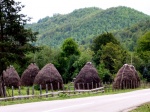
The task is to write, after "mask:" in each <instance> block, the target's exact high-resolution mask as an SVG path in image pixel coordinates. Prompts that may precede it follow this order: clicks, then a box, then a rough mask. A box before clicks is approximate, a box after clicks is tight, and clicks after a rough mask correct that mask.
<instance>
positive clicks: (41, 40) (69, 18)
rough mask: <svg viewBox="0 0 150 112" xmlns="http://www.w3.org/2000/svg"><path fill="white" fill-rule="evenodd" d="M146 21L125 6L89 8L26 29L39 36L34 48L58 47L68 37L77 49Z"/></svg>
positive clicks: (48, 19)
mask: <svg viewBox="0 0 150 112" xmlns="http://www.w3.org/2000/svg"><path fill="white" fill-rule="evenodd" d="M145 20H150V16H149V15H146V14H144V13H142V12H139V11H137V10H134V9H131V8H128V7H124V6H119V7H112V8H109V9H106V10H102V9H99V8H96V7H91V8H82V9H78V10H74V11H73V12H72V13H69V14H65V15H61V14H55V15H54V16H53V17H45V18H43V19H40V20H39V21H38V22H37V23H33V24H28V25H27V26H26V27H27V28H31V29H33V30H34V31H38V32H39V35H38V40H37V42H36V44H37V45H49V46H53V47H59V46H60V45H61V44H62V42H63V41H64V39H66V38H68V37H72V38H74V39H75V40H76V41H77V42H78V43H79V44H80V45H88V44H90V42H91V41H92V38H93V37H95V36H97V35H99V34H101V33H104V32H119V31H120V30H123V29H125V28H129V27H131V26H133V25H135V24H138V23H139V22H142V21H145ZM118 38H120V37H118Z"/></svg>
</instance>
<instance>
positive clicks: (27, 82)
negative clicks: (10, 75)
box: [21, 63, 39, 86]
mask: <svg viewBox="0 0 150 112" xmlns="http://www.w3.org/2000/svg"><path fill="white" fill-rule="evenodd" d="M38 72H39V67H38V66H37V65H36V64H35V63H31V64H30V65H29V66H28V68H27V69H26V70H25V71H24V72H23V74H22V76H21V85H23V86H32V85H33V83H34V79H35V76H36V75H37V74H38Z"/></svg>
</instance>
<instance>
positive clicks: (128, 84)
mask: <svg viewBox="0 0 150 112" xmlns="http://www.w3.org/2000/svg"><path fill="white" fill-rule="evenodd" d="M139 85H140V78H139V76H138V73H137V71H136V69H135V67H134V66H133V65H128V64H124V65H123V66H122V67H121V68H120V70H119V71H118V73H117V76H116V78H115V79H114V83H113V87H114V88H115V89H124V88H137V87H139Z"/></svg>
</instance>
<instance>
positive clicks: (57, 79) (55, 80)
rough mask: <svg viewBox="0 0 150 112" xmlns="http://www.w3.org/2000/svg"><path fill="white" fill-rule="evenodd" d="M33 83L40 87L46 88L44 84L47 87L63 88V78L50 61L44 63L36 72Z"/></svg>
mask: <svg viewBox="0 0 150 112" xmlns="http://www.w3.org/2000/svg"><path fill="white" fill-rule="evenodd" d="M34 84H35V85H41V86H42V89H45V88H46V84H47V86H48V89H52V86H53V89H54V90H57V89H62V88H63V80H62V77H61V75H60V74H59V72H58V70H57V69H56V68H55V66H54V65H53V64H51V63H49V64H47V65H45V66H44V67H43V68H42V69H41V70H40V71H39V73H38V74H37V76H36V77H35V80H34Z"/></svg>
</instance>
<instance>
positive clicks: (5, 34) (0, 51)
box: [0, 0, 37, 93]
mask: <svg viewBox="0 0 150 112" xmlns="http://www.w3.org/2000/svg"><path fill="white" fill-rule="evenodd" d="M23 7H24V6H23V5H21V2H15V1H14V0H1V1H0V74H1V76H2V81H3V75H2V72H3V70H5V69H6V67H7V66H9V65H10V64H12V63H17V64H19V65H24V64H25V63H26V62H27V59H26V57H25V53H27V52H29V51H34V50H36V49H37V48H36V47H35V46H33V45H32V42H34V41H35V40H36V34H37V33H36V32H34V33H33V32H32V31H31V30H30V29H25V28H24V25H26V23H27V21H29V20H30V18H27V17H26V16H25V15H23V14H20V11H21V9H22V8H23ZM2 84H3V83H2ZM3 85H4V84H3ZM0 93H2V92H0Z"/></svg>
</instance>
